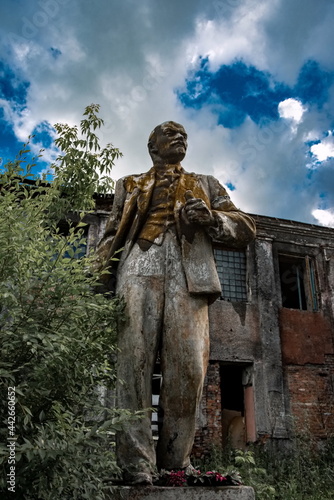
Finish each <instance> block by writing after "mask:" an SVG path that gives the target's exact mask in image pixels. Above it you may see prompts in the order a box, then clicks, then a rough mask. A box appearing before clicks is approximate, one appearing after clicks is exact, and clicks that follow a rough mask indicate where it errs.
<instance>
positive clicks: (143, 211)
mask: <svg viewBox="0 0 334 500" xmlns="http://www.w3.org/2000/svg"><path fill="white" fill-rule="evenodd" d="M154 185H155V168H154V167H152V168H151V170H149V171H148V172H147V173H144V174H140V175H131V176H128V177H124V178H122V179H120V180H119V181H118V182H117V184H116V189H115V197H114V203H113V209H112V213H111V215H110V217H109V219H108V221H107V225H106V230H105V234H104V236H103V238H102V240H101V242H100V243H99V245H98V249H97V261H98V263H99V267H100V270H101V271H102V270H104V269H109V270H112V272H115V268H116V265H117V263H116V261H115V260H112V259H113V257H119V255H117V254H116V255H115V252H117V251H119V250H121V249H122V248H123V250H122V257H121V260H122V261H124V259H126V258H127V256H128V255H129V253H130V251H131V248H132V246H133V245H134V243H135V242H136V238H137V237H138V235H139V233H140V230H141V228H142V227H143V224H144V223H145V220H146V217H147V213H148V210H149V208H150V200H151V195H152V192H153V188H154ZM186 191H192V193H193V196H194V198H201V199H202V200H204V201H205V202H206V204H207V206H208V207H209V208H210V209H211V210H212V213H213V215H214V218H215V225H214V226H210V227H204V226H201V225H198V224H196V225H194V224H189V223H187V222H186V221H185V220H184V217H181V210H182V208H183V206H184V204H185V201H186V200H185V192H186ZM174 216H175V222H176V231H177V235H178V238H179V241H180V245H181V252H182V264H183V268H184V272H185V275H186V279H187V285H188V290H189V293H190V294H200V295H208V296H209V299H210V302H211V301H213V300H215V299H216V298H217V297H219V296H220V294H221V286H220V282H219V277H218V274H217V270H216V265H215V261H214V256H213V249H212V239H214V240H216V241H219V242H221V243H223V244H225V245H226V246H228V247H231V246H232V247H245V246H246V245H247V244H248V243H249V242H250V241H251V240H252V239H253V238H254V236H255V223H254V221H253V219H252V218H251V217H250V216H249V215H247V214H245V213H243V212H241V211H240V210H238V209H237V208H236V207H235V206H234V205H233V203H232V202H231V200H230V198H229V196H228V194H227V192H226V190H225V189H224V187H223V186H221V184H220V183H219V182H218V181H217V179H215V178H214V177H212V176H208V175H200V174H195V173H188V172H185V171H184V170H183V169H181V174H180V178H179V181H178V185H177V188H176V195H175V206H174ZM109 279H110V275H109V274H106V273H105V274H102V275H101V281H102V282H104V284H107V283H108V281H109Z"/></svg>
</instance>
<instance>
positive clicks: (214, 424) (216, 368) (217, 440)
mask: <svg viewBox="0 0 334 500" xmlns="http://www.w3.org/2000/svg"><path fill="white" fill-rule="evenodd" d="M201 413H202V415H201V416H200V419H199V423H200V427H199V428H198V429H197V431H196V436H195V442H194V447H193V456H195V457H197V458H200V457H203V456H205V455H207V454H209V453H210V451H211V450H212V446H221V444H222V421H221V413H222V409H221V387H220V363H218V362H212V363H210V364H209V366H208V370H207V374H206V378H205V382H204V390H203V396H202V404H201Z"/></svg>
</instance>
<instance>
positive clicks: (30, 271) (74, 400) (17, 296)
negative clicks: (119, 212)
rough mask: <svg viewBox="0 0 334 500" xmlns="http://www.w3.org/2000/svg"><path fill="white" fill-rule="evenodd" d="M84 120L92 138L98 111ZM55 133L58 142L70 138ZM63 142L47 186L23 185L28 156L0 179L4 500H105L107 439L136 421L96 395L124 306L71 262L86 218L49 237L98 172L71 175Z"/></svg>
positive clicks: (111, 374)
mask: <svg viewBox="0 0 334 500" xmlns="http://www.w3.org/2000/svg"><path fill="white" fill-rule="evenodd" d="M87 109H89V110H90V111H89V113H88V119H87V120H88V121H89V120H90V121H91V123H92V127H93V128H94V127H95V125H94V124H95V123H96V122H94V120H93V116H95V115H94V112H95V111H96V110H97V109H96V107H93V108H92V107H89V108H87ZM86 111H87V110H86ZM87 120H86V121H85V127H86V129H83V130H82V132H83V133H84V132H85V131H86V133H87V130H88V129H89V126H88V125H89V124H88V122H87ZM92 120H93V121H92ZM98 123H100V122H98ZM97 126H98V125H97ZM59 127H60V128H59V130H58V131H59V132H60V133H62V131H63V140H64V141H65V139H66V134H68V130H67V129H66V127H65V126H63V129H61V126H59ZM70 130H72V135H70V137H68V142H67V146H66V145H65V143H64V141H63V144H62V145H63V153H62V154H64V155H65V156H66V155H67V160H66V161H67V163H66V161H65V160H64V161H63V163H62V164H61V162H60V163H59V165H58V170H57V171H56V174H57V175H56V176H55V178H54V180H53V181H51V182H49V183H48V185H47V184H46V183H44V182H41V181H40V180H38V181H36V182H35V183H30V182H29V179H30V178H31V177H30V174H29V168H24V167H23V165H24V154H25V153H26V152H27V150H25V151H23V152H21V153H22V154H21V155H19V157H18V158H17V160H16V161H15V162H13V163H7V164H6V165H5V167H4V168H3V169H2V172H1V177H0V187H1V192H0V348H1V363H0V379H1V383H0V395H1V400H2V401H3V402H5V403H6V402H7V401H9V406H8V405H7V404H2V405H1V407H0V442H1V443H3V444H2V445H1V448H0V468H1V471H2V475H1V478H0V481H1V482H0V489H1V491H2V494H1V498H6V497H8V498H22V499H27V500H30V499H31V500H32V499H43V500H44V499H62V500H64V499H65V500H66V499H71V500H72V499H85V498H87V499H88V498H89V499H91V498H94V499H97V500H99V499H103V498H104V496H105V491H107V490H108V482H107V480H108V478H109V477H110V475H111V474H112V473H115V472H117V466H116V463H115V455H114V449H113V440H112V435H113V433H114V432H115V431H116V430H117V429H118V428H120V427H121V426H122V425H123V423H124V422H125V421H128V420H129V418H136V416H130V415H129V414H128V413H127V412H126V411H118V410H116V409H109V408H107V407H106V406H105V404H104V401H103V398H101V396H100V392H101V391H99V388H101V387H105V388H111V387H112V386H113V383H114V378H115V371H114V355H115V350H116V347H115V345H116V324H117V321H119V320H120V319H121V318H122V314H123V313H122V311H123V304H122V302H121V301H119V300H118V299H116V298H108V297H106V296H104V295H102V294H96V293H95V292H94V289H96V286H97V279H98V277H97V276H96V275H95V273H94V270H93V266H92V259H93V256H86V257H83V258H78V257H79V256H80V252H81V247H82V245H83V244H84V234H83V230H84V226H85V224H84V223H83V222H82V219H83V214H79V215H78V217H79V219H80V222H79V224H77V225H76V226H75V227H74V226H71V225H70V229H69V233H68V235H67V236H63V235H61V234H60V232H59V228H58V226H57V224H58V221H59V219H60V218H62V217H65V213H66V211H67V210H68V209H69V208H77V206H78V204H79V203H81V202H82V203H83V204H85V203H84V201H85V200H86V201H87V205H89V202H90V200H88V198H89V197H90V196H91V186H90V187H89V189H88V188H87V186H86V184H87V179H88V177H89V175H90V172H91V171H90V167H94V168H95V163H94V161H93V162H92V164H91V166H90V167H89V166H88V167H87V168H86V170H84V169H83V163H82V162H81V163H79V164H78V165H76V163H75V162H76V159H77V154H76V153H75V147H79V146H80V147H81V148H84V146H85V144H84V142H81V143H80V144H79V145H78V144H77V143H76V144H74V143H73V140H74V139H75V137H74V136H75V134H74V136H73V129H70ZM94 130H95V128H94ZM73 137H74V139H73ZM81 141H83V139H81ZM87 141H88V142H89V141H92V137H91V135H89V134H88V136H87ZM88 142H87V149H86V153H85V154H88V153H89V151H90V146H89V144H88ZM66 147H67V151H66ZM92 147H93V148H95V147H96V143H94V141H93V143H92ZM109 152H110V150H109ZM77 153H78V151H77ZM79 153H80V154H81V152H80V151H79ZM79 153H78V154H79ZM70 154H72V159H73V161H74V163H72V164H71V165H70V161H69V156H70ZM91 154H92V155H93V159H94V158H95V157H94V154H93V153H91ZM115 154H116V153H115ZM62 158H63V157H62ZM89 158H90V159H89ZM89 158H88V159H87V161H88V162H89V161H90V160H91V159H92V157H91V156H90V157H89ZM69 166H70V167H71V168H70V169H69ZM86 166H87V165H86ZM110 166H111V164H110V162H109V167H110ZM104 168H105V169H106V166H105V165H104ZM107 170H108V169H107ZM73 179H74V180H73ZM93 180H94V182H95V181H96V177H94V178H93ZM72 181H73V183H72V184H71V189H69V182H70V183H71V182H72ZM80 183H82V185H83V186H84V187H83V189H82V190H81V191H80ZM94 186H95V184H94V183H93V187H94ZM74 188H75V189H74ZM10 388H15V390H12V389H10ZM14 393H15V399H14V396H13V394H14ZM13 401H14V403H15V406H14V403H13ZM14 409H15V412H14ZM14 413H15V420H14V418H13V415H14ZM9 417H11V418H9ZM8 438H13V439H15V441H13V440H8ZM13 443H14V444H13ZM8 444H11V446H12V453H14V451H13V449H14V448H15V455H16V456H15V459H16V461H15V463H14V465H12V467H15V494H13V489H12V490H9V489H8V488H9V487H10V483H8V482H7V480H8V478H9V476H7V475H6V474H8V473H9V471H10V466H11V462H10V457H11V455H10V448H9V446H7V445H8Z"/></svg>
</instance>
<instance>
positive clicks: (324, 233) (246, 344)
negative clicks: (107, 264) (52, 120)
mask: <svg viewBox="0 0 334 500" xmlns="http://www.w3.org/2000/svg"><path fill="white" fill-rule="evenodd" d="M96 204H97V210H96V212H95V213H94V214H91V215H89V216H88V219H87V222H88V224H89V226H88V234H87V236H88V238H87V242H88V249H89V248H93V247H95V245H96V244H97V242H98V240H99V238H100V237H101V235H102V234H103V230H104V227H105V224H106V220H107V217H108V215H109V212H110V209H111V205H112V198H111V197H109V198H108V197H98V198H97V199H96ZM253 217H254V218H255V220H256V224H257V237H256V240H255V241H254V242H253V243H251V245H250V246H249V247H248V248H246V249H233V248H224V247H222V246H221V245H219V244H217V245H215V249H214V250H215V257H216V263H217V268H218V273H219V276H220V279H221V284H222V290H223V291H222V297H221V299H220V300H219V299H218V300H217V301H216V302H214V303H213V304H212V305H211V306H210V340H211V353H210V364H209V367H208V371H207V376H206V383H205V387H204V392H203V397H202V402H201V407H200V411H199V415H198V429H197V434H196V439H195V444H194V448H193V453H194V454H195V455H196V456H202V455H203V454H205V453H206V452H209V451H210V449H211V448H212V445H217V446H221V445H224V444H226V442H227V441H230V442H231V444H232V445H233V446H235V447H238V448H241V447H243V446H244V445H245V444H246V443H247V442H254V441H260V442H264V441H267V440H275V441H280V442H285V441H286V440H288V439H290V438H291V437H292V436H293V435H294V433H295V432H296V430H298V431H299V432H310V433H311V434H313V436H315V437H316V438H319V439H322V438H325V437H327V436H329V435H333V432H334V347H333V338H334V229H330V228H324V227H319V226H315V225H310V224H304V223H298V222H293V221H287V220H282V219H276V218H271V217H264V216H259V215H256V216H253ZM156 371H157V373H156V375H155V377H154V380H153V393H154V396H153V401H152V405H156V404H157V396H158V392H159V365H158V364H157V370H156ZM154 418H155V420H158V415H157V414H156V415H155V417H154ZM157 425H158V422H153V426H157Z"/></svg>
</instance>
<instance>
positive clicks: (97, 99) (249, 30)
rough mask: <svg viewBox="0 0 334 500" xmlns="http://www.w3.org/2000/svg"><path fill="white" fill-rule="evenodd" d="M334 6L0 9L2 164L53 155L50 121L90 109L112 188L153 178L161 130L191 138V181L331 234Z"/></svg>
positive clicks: (8, 5) (109, 3)
mask: <svg viewBox="0 0 334 500" xmlns="http://www.w3.org/2000/svg"><path fill="white" fill-rule="evenodd" d="M333 25H334V2H332V1H330V0H304V1H301V0H183V1H182V3H181V2H179V1H176V0H170V1H169V2H165V1H163V0H141V1H140V2H136V1H135V0H123V1H122V2H119V1H116V0H99V1H98V2H91V0H36V1H35V0H29V1H26V0H3V1H2V3H1V12H0V41H1V43H0V47H1V48H0V120H1V123H0V157H2V158H3V160H2V161H3V164H4V163H5V161H6V160H7V159H12V158H13V157H14V156H15V154H16V153H17V152H18V150H19V149H20V148H21V147H22V144H23V143H24V142H25V141H26V140H27V138H28V136H29V135H31V134H34V136H35V137H34V139H33V142H32V150H33V153H34V154H38V151H39V149H40V148H44V149H45V151H44V153H43V155H44V156H43V158H42V159H40V160H39V161H38V162H37V165H36V167H35V169H34V171H35V172H36V173H39V172H43V171H45V169H46V168H47V166H48V165H49V164H50V163H51V162H52V160H53V159H54V157H55V155H56V153H57V152H56V150H55V147H54V144H53V140H54V130H53V128H52V125H53V124H54V123H57V122H66V123H70V124H74V123H79V121H80V119H81V115H82V111H83V109H84V108H85V106H86V105H88V104H90V103H92V102H94V103H99V104H101V114H102V116H103V118H104V119H105V123H106V126H105V129H104V130H103V131H102V132H101V134H100V136H101V141H102V144H106V143H108V142H112V143H113V144H114V145H115V146H117V147H119V148H120V149H121V151H122V152H123V153H124V157H123V158H121V159H119V160H118V161H117V164H116V166H115V169H114V178H115V179H117V178H119V177H121V176H123V175H127V174H130V173H139V172H143V171H146V170H148V168H150V164H151V162H150V158H149V156H148V154H147V148H146V144H147V138H148V135H149V133H150V131H151V130H152V129H153V128H154V126H155V125H157V124H158V123H161V122H163V121H165V120H170V119H172V120H175V121H178V122H180V123H182V124H183V125H184V126H185V128H186V130H187V132H188V136H189V148H188V154H187V157H186V159H185V160H184V162H183V165H184V167H185V168H186V169H187V170H188V171H195V172H199V173H206V174H211V175H214V176H216V177H217V178H218V179H219V180H220V181H221V182H222V183H223V184H224V185H225V186H227V188H228V190H229V191H230V192H231V197H232V199H233V201H234V202H235V204H236V205H237V206H239V207H240V208H242V209H243V210H246V211H249V212H252V213H259V214H263V215H269V216H274V217H282V218H287V219H293V220H299V221H303V222H310V223H315V224H322V225H329V226H332V227H334V137H333V130H334V56H333V50H332V47H333V46H334V32H333Z"/></svg>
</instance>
